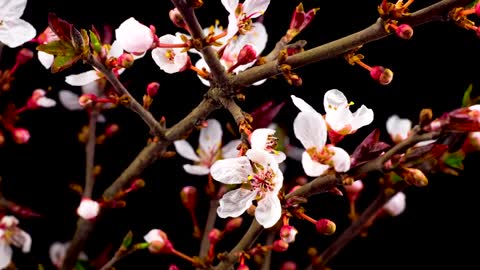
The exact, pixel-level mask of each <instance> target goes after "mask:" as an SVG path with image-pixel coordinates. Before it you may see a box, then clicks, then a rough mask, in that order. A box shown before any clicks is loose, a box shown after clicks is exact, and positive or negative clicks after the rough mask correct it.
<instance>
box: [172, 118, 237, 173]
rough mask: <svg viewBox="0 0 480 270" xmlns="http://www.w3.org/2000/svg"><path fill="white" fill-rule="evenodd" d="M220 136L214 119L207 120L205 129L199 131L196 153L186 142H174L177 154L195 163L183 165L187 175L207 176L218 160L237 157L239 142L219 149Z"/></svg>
mask: <svg viewBox="0 0 480 270" xmlns="http://www.w3.org/2000/svg"><path fill="white" fill-rule="evenodd" d="M222 135H223V132H222V128H221V126H220V123H219V122H218V121H217V120H215V119H209V120H208V121H207V127H206V128H203V129H201V130H200V136H199V138H198V149H197V153H195V151H194V150H193V147H192V146H191V145H190V144H189V143H188V142H187V141H186V140H177V141H174V142H173V144H174V145H175V150H176V151H177V153H178V154H179V155H180V156H182V157H184V158H186V159H189V160H191V161H193V162H195V164H194V165H191V164H185V165H183V169H184V170H185V171H186V172H187V173H189V174H195V175H207V174H209V173H210V167H211V166H212V165H213V163H214V162H215V161H217V160H218V159H221V158H231V157H235V156H237V155H238V150H237V146H238V145H239V144H240V140H233V141H231V142H229V143H228V144H226V145H225V146H224V147H221V145H222Z"/></svg>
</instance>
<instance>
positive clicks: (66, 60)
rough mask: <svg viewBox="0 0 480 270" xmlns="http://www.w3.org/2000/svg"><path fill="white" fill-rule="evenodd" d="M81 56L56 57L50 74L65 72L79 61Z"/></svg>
mask: <svg viewBox="0 0 480 270" xmlns="http://www.w3.org/2000/svg"><path fill="white" fill-rule="evenodd" d="M80 58H81V55H75V54H73V55H58V56H56V57H55V59H54V60H53V65H52V73H57V72H60V71H62V70H65V69H67V68H69V67H71V66H72V65H73V64H75V63H76V62H77V61H78V60H80Z"/></svg>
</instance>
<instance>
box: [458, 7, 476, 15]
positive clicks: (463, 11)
mask: <svg viewBox="0 0 480 270" xmlns="http://www.w3.org/2000/svg"><path fill="white" fill-rule="evenodd" d="M474 13H475V8H469V9H464V10H462V11H460V12H459V13H458V16H459V17H462V16H467V15H470V14H474Z"/></svg>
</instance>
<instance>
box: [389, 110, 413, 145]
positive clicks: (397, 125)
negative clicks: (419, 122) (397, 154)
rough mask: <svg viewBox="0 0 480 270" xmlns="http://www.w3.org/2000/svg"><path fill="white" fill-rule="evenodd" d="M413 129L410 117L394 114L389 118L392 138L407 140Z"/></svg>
mask: <svg viewBox="0 0 480 270" xmlns="http://www.w3.org/2000/svg"><path fill="white" fill-rule="evenodd" d="M411 129H412V121H410V120H409V119H406V118H400V117H398V115H392V116H390V117H389V118H388V119H387V132H388V134H390V137H392V139H394V138H400V139H401V140H405V139H406V138H407V137H408V133H409V132H410V130H411ZM394 140H395V139H394Z"/></svg>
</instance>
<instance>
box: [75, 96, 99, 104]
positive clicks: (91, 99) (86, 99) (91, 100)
mask: <svg viewBox="0 0 480 270" xmlns="http://www.w3.org/2000/svg"><path fill="white" fill-rule="evenodd" d="M95 100H97V96H95V95H94V94H83V95H81V96H80V98H78V104H80V106H82V107H87V106H89V105H92V104H93V103H94V102H95Z"/></svg>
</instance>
